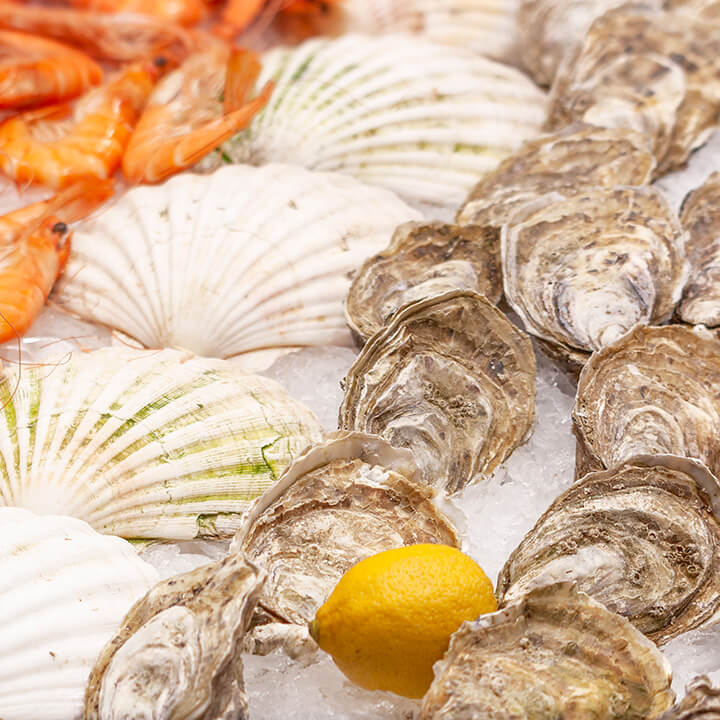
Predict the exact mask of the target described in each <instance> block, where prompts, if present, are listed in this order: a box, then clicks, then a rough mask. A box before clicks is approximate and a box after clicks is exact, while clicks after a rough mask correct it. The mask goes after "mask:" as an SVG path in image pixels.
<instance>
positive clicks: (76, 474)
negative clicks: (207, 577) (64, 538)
mask: <svg viewBox="0 0 720 720" xmlns="http://www.w3.org/2000/svg"><path fill="white" fill-rule="evenodd" d="M0 398H1V402H2V412H0V505H17V506H22V507H26V508H28V509H30V510H33V511H35V512H38V513H42V514H46V513H50V514H55V513H63V514H65V515H72V516H75V517H79V518H81V519H82V520H85V521H86V522H88V523H89V524H90V525H92V526H93V527H94V528H95V529H96V530H98V531H100V532H103V533H109V534H113V535H122V536H124V537H128V538H140V537H144V538H169V539H189V538H193V537H203V536H216V535H227V534H230V533H232V532H234V531H235V530H236V529H237V528H238V527H239V525H240V523H241V518H242V515H243V514H244V512H245V510H246V509H247V508H248V506H249V505H250V503H251V502H252V500H253V499H255V498H256V497H257V496H258V495H260V494H261V493H262V492H263V491H264V490H265V489H266V488H267V487H269V486H270V485H272V484H273V483H274V482H275V480H276V479H277V477H279V475H280V474H281V473H282V471H283V470H284V469H285V467H286V466H287V465H288V464H289V462H290V460H291V458H292V457H294V456H295V455H296V454H297V453H298V452H299V451H300V450H302V449H303V448H304V447H305V446H306V445H307V444H308V443H310V442H312V441H314V440H316V439H318V438H319V437H320V436H321V434H322V433H321V429H320V425H319V423H318V422H317V420H316V419H315V416H314V415H313V414H312V413H311V412H310V411H309V410H307V409H306V408H305V407H304V406H303V405H300V403H298V402H296V401H294V400H293V399H292V398H291V397H290V396H289V395H288V394H287V393H286V392H285V391H284V390H283V389H282V388H281V387H280V386H279V385H278V384H277V383H275V382H274V381H272V380H268V379H267V378H262V377H258V376H254V375H242V374H239V373H237V372H233V370H232V368H231V367H230V366H228V364H227V363H224V362H223V361H221V360H206V359H201V358H192V357H189V356H188V355H187V354H184V353H181V352H177V351H175V350H162V351H159V352H148V351H143V350H130V349H126V348H104V349H101V350H95V351H93V352H89V353H72V354H71V355H70V356H69V357H68V359H67V360H66V361H65V362H63V363H59V364H58V365H57V366H52V367H49V368H48V367H37V366H36V367H30V366H15V367H14V366H10V367H7V368H6V369H5V372H4V376H3V377H2V379H1V380H0Z"/></svg>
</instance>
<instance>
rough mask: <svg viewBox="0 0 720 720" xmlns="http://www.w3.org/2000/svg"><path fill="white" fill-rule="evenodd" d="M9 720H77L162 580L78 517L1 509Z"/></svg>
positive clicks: (1, 688)
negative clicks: (103, 660) (107, 647)
mask: <svg viewBox="0 0 720 720" xmlns="http://www.w3.org/2000/svg"><path fill="white" fill-rule="evenodd" d="M0 568H1V570H0V625H2V633H0V716H1V717H2V718H3V720H39V719H40V718H41V719H42V720H75V719H77V718H80V717H81V715H82V707H83V695H84V693H85V685H86V683H87V679H88V675H89V673H90V670H91V669H92V666H93V663H94V662H95V657H96V656H97V654H98V652H100V650H101V649H102V647H103V645H104V644H105V642H107V640H109V639H110V638H111V637H112V635H113V633H114V632H115V631H116V629H117V628H118V627H119V625H120V623H121V622H122V619H123V616H124V615H125V613H126V612H127V611H128V610H129V609H130V607H131V606H132V604H133V603H134V602H135V601H136V600H137V599H138V598H140V597H142V596H143V595H144V594H145V593H146V592H147V591H148V590H149V589H150V588H151V587H152V586H153V585H154V584H155V583H156V582H157V581H158V580H159V576H158V574H157V572H156V571H155V569H154V568H153V567H152V566H151V565H148V564H147V563H145V562H144V561H142V560H141V559H140V558H139V557H138V556H137V554H136V553H135V551H134V550H133V549H132V546H131V545H130V544H129V543H127V542H126V541H125V540H121V539H120V538H116V537H107V536H103V535H98V533H96V532H95V531H94V530H93V529H92V528H91V527H90V526H89V525H87V524H86V523H84V522H82V521H81V520H77V519H75V518H69V517H60V516H47V515H46V516H44V517H39V516H37V515H35V514H33V513H31V512H30V511H28V510H23V509H21V508H7V507H1V508H0Z"/></svg>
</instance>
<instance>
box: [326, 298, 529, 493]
mask: <svg viewBox="0 0 720 720" xmlns="http://www.w3.org/2000/svg"><path fill="white" fill-rule="evenodd" d="M345 382H346V389H345V396H344V398H343V402H342V405H341V406H340V413H339V421H338V422H339V426H340V427H341V428H346V429H348V430H360V431H364V432H372V433H377V434H378V435H382V436H383V437H385V438H387V440H389V441H390V442H391V443H392V444H393V445H396V446H398V447H408V448H410V450H412V453H413V456H414V458H415V462H417V464H418V466H419V467H420V469H421V472H422V476H423V480H424V481H425V482H426V483H428V484H429V485H433V486H435V487H439V488H443V489H444V490H446V491H447V492H456V491H458V490H461V489H462V488H463V487H464V486H465V485H467V484H468V483H469V482H471V481H472V480H473V478H477V476H478V475H487V474H488V473H491V472H492V471H493V470H494V469H495V468H496V467H497V466H498V465H499V464H500V463H501V462H503V460H505V458H506V457H508V456H509V455H510V453H512V451H513V450H514V449H515V448H516V447H517V446H518V445H521V444H522V443H523V442H524V441H525V440H526V439H527V437H528V436H529V434H530V432H531V431H532V427H533V422H534V420H535V355H534V353H533V349H532V345H531V343H530V340H529V338H528V337H527V336H526V335H525V334H524V333H523V332H522V331H520V330H518V329H517V328H516V327H515V326H514V325H513V324H512V323H511V322H510V321H509V320H508V319H507V318H506V317H505V315H503V314H502V313H501V312H500V311H499V310H498V309H497V308H496V307H495V306H494V305H493V304H492V303H491V302H490V301H489V300H487V298H485V297H483V296H482V295H478V294H477V293H473V292H471V291H469V290H462V291H454V292H448V293H443V294H442V295H436V296H434V297H431V298H427V299H424V300H418V301H416V302H413V303H410V304H408V305H405V306H404V307H403V308H402V309H400V310H399V311H398V312H397V313H396V314H395V315H394V316H393V318H392V319H391V321H390V322H389V323H388V324H387V325H386V326H385V328H383V329H382V330H380V331H379V332H378V333H376V334H375V335H374V336H373V337H372V338H371V339H370V340H369V341H368V343H367V344H366V345H365V347H364V348H363V350H362V352H361V353H360V355H359V356H358V357H357V359H356V360H355V363H354V364H353V366H352V367H351V368H350V370H349V371H348V374H347V377H346V380H345Z"/></svg>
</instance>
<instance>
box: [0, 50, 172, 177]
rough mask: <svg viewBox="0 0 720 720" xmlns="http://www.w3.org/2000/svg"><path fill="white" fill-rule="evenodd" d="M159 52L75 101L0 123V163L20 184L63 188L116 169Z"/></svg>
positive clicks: (160, 66)
mask: <svg viewBox="0 0 720 720" xmlns="http://www.w3.org/2000/svg"><path fill="white" fill-rule="evenodd" d="M167 66H168V62H167V60H166V59H165V58H164V57H159V58H156V60H155V61H153V62H141V63H134V64H132V65H128V66H127V67H126V68H125V70H123V71H122V73H121V74H120V75H119V77H117V78H116V79H114V80H112V81H111V82H109V83H108V84H107V85H105V86H103V87H100V88H97V89H95V90H92V91H91V92H89V93H88V94H87V95H85V96H84V97H83V98H81V99H80V100H79V101H78V102H77V104H76V105H75V106H74V107H72V106H70V105H59V106H54V107H51V108H42V109H40V110H37V111H34V112H28V113H24V114H22V115H17V116H15V117H11V118H9V119H8V120H6V121H5V122H3V123H2V124H1V125H0V168H2V170H3V171H4V172H5V173H6V174H7V175H9V176H10V177H11V178H13V179H14V180H15V181H16V182H20V183H39V184H43V185H48V186H50V187H54V188H60V187H65V186H67V185H68V184H70V183H71V182H73V181H75V180H76V179H78V178H80V177H85V176H88V175H93V176H95V177H99V178H106V177H109V176H110V175H112V174H113V172H115V170H116V169H117V167H118V165H119V164H120V161H121V159H122V155H123V153H124V151H125V147H126V146H127V143H128V140H129V139H130V134H131V133H132V131H133V128H134V126H135V123H136V122H137V120H138V118H139V117H140V114H141V112H142V110H143V108H144V107H145V103H146V102H147V99H148V97H149V96H150V93H151V92H152V89H153V87H154V85H155V82H156V81H157V79H158V78H159V77H160V75H161V74H163V72H164V71H165V69H166V68H167Z"/></svg>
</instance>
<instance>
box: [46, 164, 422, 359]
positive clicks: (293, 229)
mask: <svg viewBox="0 0 720 720" xmlns="http://www.w3.org/2000/svg"><path fill="white" fill-rule="evenodd" d="M419 217H420V216H419V214H418V212H417V211H415V210H412V209H411V208H410V207H408V206H407V205H405V203H403V202H402V201H400V200H399V199H398V198H397V197H395V196H394V195H392V194H391V193H389V192H387V191H386V190H382V189H380V188H373V187H369V186H366V185H363V184H361V183H359V182H357V181H356V180H354V179H353V178H349V177H345V176H343V175H330V174H327V173H313V172H309V171H307V170H304V169H302V168H299V167H294V166H289V165H269V166H265V167H262V168H254V167H250V166H242V165H236V166H229V167H225V168H222V169H220V170H218V171H217V172H215V173H213V174H212V175H209V176H207V175H195V174H184V175H178V176H176V177H174V178H172V179H171V180H169V181H168V182H167V183H165V184H164V185H160V186H157V187H138V188H135V189H134V190H131V191H130V192H129V193H127V194H126V195H125V196H124V197H122V198H121V199H120V200H119V201H118V202H117V203H116V204H115V205H114V206H112V207H111V208H109V209H108V210H106V211H105V212H104V213H102V214H101V215H99V216H97V217H96V218H94V219H92V220H90V221H88V222H86V223H84V224H83V225H82V226H81V228H80V229H79V230H78V231H76V232H75V235H74V237H73V241H72V242H73V252H72V255H71V258H70V261H69V263H68V266H67V268H66V271H65V277H64V279H63V280H62V281H61V283H60V285H59V295H58V301H59V302H60V303H61V304H62V305H63V306H64V307H65V308H66V309H67V310H69V311H70V312H73V313H75V314H76V315H80V316H81V317H83V318H86V319H88V320H91V321H93V322H99V323H102V324H105V325H108V326H110V327H113V328H116V329H118V330H121V331H122V332H124V333H126V334H128V335H130V336H132V337H133V338H135V339H136V340H138V341H139V342H141V343H142V344H143V345H145V346H146V347H159V348H161V347H181V348H183V349H186V350H189V351H191V352H194V353H197V354H198V355H208V356H214V357H231V356H235V355H240V354H248V353H253V351H257V352H259V351H264V350H266V349H268V348H287V349H294V348H297V347H302V346H307V345H348V346H350V345H352V338H351V336H350V332H349V330H348V329H347V326H346V325H345V317H344V313H343V301H344V300H345V296H346V295H347V291H348V288H349V287H350V277H349V274H350V273H351V271H353V270H354V269H355V268H357V267H359V266H360V265H362V263H363V262H364V260H365V259H366V258H368V257H369V256H371V255H373V254H375V253H377V252H379V251H380V250H382V249H383V248H384V247H385V246H386V245H387V244H388V241H389V240H390V237H391V236H392V233H393V230H394V229H395V227H396V226H397V225H398V224H400V223H402V222H405V221H406V220H409V219H417V218H419ZM245 359H246V360H248V359H247V358H245ZM248 362H251V359H250V360H248Z"/></svg>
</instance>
